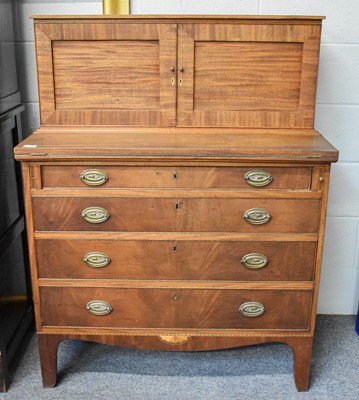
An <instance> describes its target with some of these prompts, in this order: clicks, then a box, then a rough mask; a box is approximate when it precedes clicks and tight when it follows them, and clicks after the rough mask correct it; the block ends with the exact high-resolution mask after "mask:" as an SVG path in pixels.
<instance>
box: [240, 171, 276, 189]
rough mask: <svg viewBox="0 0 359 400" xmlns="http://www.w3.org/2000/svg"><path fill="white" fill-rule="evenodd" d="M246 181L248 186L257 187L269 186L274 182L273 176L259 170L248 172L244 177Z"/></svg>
mask: <svg viewBox="0 0 359 400" xmlns="http://www.w3.org/2000/svg"><path fill="white" fill-rule="evenodd" d="M244 179H245V181H246V182H247V183H248V185H251V186H255V187H261V186H267V185H269V184H270V183H271V182H272V180H273V178H272V175H271V174H270V173H269V172H267V171H262V170H259V169H254V170H252V171H248V172H247V173H246V174H245V175H244Z"/></svg>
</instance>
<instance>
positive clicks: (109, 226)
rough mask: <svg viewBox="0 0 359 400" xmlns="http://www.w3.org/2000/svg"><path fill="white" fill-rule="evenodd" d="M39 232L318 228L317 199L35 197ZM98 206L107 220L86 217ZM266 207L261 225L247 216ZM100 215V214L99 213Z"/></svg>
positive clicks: (302, 230)
mask: <svg viewBox="0 0 359 400" xmlns="http://www.w3.org/2000/svg"><path fill="white" fill-rule="evenodd" d="M33 203H34V218H35V229H36V230H37V231H128V232H131V231H132V232H141V231H142V232H248V233H260V232H262V233H263V232H284V233H286V232H291V233H312V232H317V230H318V215H319V204H320V201H319V200H317V199H301V200H299V199H233V198H231V199H223V198H182V199H178V200H177V199H174V198H142V197H133V198H84V197H82V198H55V197H51V198H46V197H44V198H40V197H39V198H34V199H33ZM93 207H96V210H95V211H94V214H95V215H96V216H100V218H99V219H100V220H101V219H102V215H104V214H103V211H101V212H98V211H97V208H98V207H101V208H103V209H104V210H105V211H106V213H108V215H109V218H108V219H107V220H106V221H105V222H102V223H90V222H88V221H85V220H84V218H83V217H82V216H81V215H82V214H84V211H85V210H87V211H86V213H87V215H88V214H89V212H90V213H91V212H92V211H91V210H93ZM257 207H259V208H262V209H265V210H266V211H267V212H268V213H269V214H270V216H271V219H270V220H269V221H268V222H266V223H264V224H262V225H257V224H256V225H252V224H250V223H248V222H247V221H245V220H244V218H243V215H244V214H245V212H246V211H248V210H250V209H253V208H257ZM97 220H98V218H97Z"/></svg>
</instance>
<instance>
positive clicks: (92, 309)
mask: <svg viewBox="0 0 359 400" xmlns="http://www.w3.org/2000/svg"><path fill="white" fill-rule="evenodd" d="M86 310H87V311H88V312H89V313H91V314H93V315H106V314H109V313H110V312H111V311H112V307H111V305H110V304H109V303H107V301H104V300H92V301H90V302H88V303H87V304H86Z"/></svg>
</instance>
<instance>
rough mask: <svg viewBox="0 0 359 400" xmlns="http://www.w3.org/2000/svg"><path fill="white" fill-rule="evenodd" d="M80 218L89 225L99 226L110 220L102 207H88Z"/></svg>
mask: <svg viewBox="0 0 359 400" xmlns="http://www.w3.org/2000/svg"><path fill="white" fill-rule="evenodd" d="M81 217H82V218H83V219H84V220H85V221H87V222H90V224H101V222H105V221H107V220H108V219H109V218H110V214H109V213H108V212H107V211H106V210H105V209H104V208H102V207H88V208H85V209H84V210H83V211H82V213H81Z"/></svg>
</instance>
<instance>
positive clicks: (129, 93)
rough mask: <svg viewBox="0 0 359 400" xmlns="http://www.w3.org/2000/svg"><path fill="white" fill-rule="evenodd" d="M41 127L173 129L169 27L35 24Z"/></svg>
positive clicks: (172, 38) (173, 33)
mask: <svg viewBox="0 0 359 400" xmlns="http://www.w3.org/2000/svg"><path fill="white" fill-rule="evenodd" d="M36 38H37V56H38V60H39V63H38V64H39V71H38V74H39V91H40V97H41V119H42V124H43V125H54V124H55V125H56V124H60V125H63V124H67V125H78V124H80V125H108V124H110V125H137V126H173V125H174V124H175V117H176V110H175V107H176V87H175V85H174V84H173V82H172V81H171V79H172V77H173V74H174V73H173V72H171V69H170V67H171V66H173V65H175V60H176V25H174V24H169V25H161V24H141V25H140V24H123V25H121V24H101V23H93V24H70V23H69V24H65V23H64V24H52V25H47V24H40V25H37V26H36Z"/></svg>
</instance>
